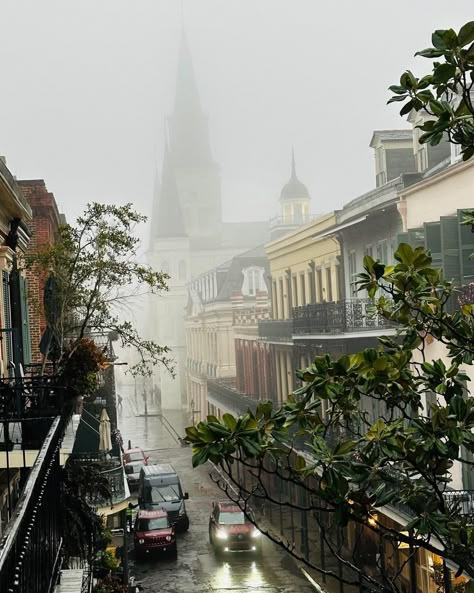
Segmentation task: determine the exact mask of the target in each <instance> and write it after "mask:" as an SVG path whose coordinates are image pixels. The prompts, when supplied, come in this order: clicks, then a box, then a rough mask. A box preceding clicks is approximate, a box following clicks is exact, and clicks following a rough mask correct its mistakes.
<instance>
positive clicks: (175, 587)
mask: <svg viewBox="0 0 474 593" xmlns="http://www.w3.org/2000/svg"><path fill="white" fill-rule="evenodd" d="M123 391H125V390H123ZM123 395H124V396H125V394H123ZM138 404H139V406H140V402H138ZM140 411H141V410H139V409H138V410H137V406H136V404H135V402H134V400H133V398H131V399H130V400H127V399H126V397H124V404H123V410H122V411H119V426H120V430H121V432H122V436H123V439H124V443H125V445H126V444H127V443H128V440H129V439H130V440H131V444H132V446H139V447H142V449H144V450H146V451H147V454H148V455H150V462H151V463H156V462H171V463H172V464H173V465H174V467H175V468H176V470H177V472H178V473H179V476H180V479H181V483H182V486H183V489H184V490H185V491H187V492H189V501H187V503H186V508H187V511H188V514H189V518H190V528H189V531H188V532H186V533H184V534H178V555H177V558H176V559H172V558H166V557H150V558H147V559H146V560H145V561H142V562H136V561H135V558H134V554H133V552H132V553H131V555H130V569H131V574H134V575H135V577H136V579H137V581H138V582H140V583H141V584H142V586H143V588H144V591H146V592H156V593H204V592H206V593H296V592H298V593H309V592H310V591H314V589H313V588H312V587H311V586H310V584H309V583H308V581H306V580H305V579H304V578H303V577H302V576H301V573H300V572H299V571H298V569H297V568H296V566H295V564H294V562H293V560H292V559H291V558H290V557H289V556H288V555H287V554H286V553H285V552H284V551H283V550H281V549H280V548H278V547H277V546H275V545H274V544H272V543H271V542H270V541H268V540H266V541H264V546H263V554H262V557H261V558H259V559H255V558H253V557H252V556H248V555H242V554H237V555H233V556H232V557H230V558H229V559H228V560H227V558H226V559H222V560H221V559H217V558H216V556H215V554H214V552H213V550H212V548H211V546H210V545H209V536H208V525H209V523H208V522H209V514H210V510H211V502H212V500H213V499H216V498H222V493H220V491H219V489H218V488H217V486H216V485H215V484H214V483H213V482H212V480H211V479H210V478H209V472H210V467H201V468H198V469H193V468H192V466H191V450H190V449H189V448H183V447H181V446H180V445H179V443H178V441H177V439H176V436H175V435H174V434H173V433H172V431H169V430H168V429H167V427H166V423H164V422H162V421H161V420H160V418H159V416H149V417H148V418H145V417H143V416H137V415H136V414H137V412H140ZM149 411H151V412H153V408H152V407H150V406H149ZM165 417H166V418H167V419H168V420H169V422H170V423H171V424H172V425H173V426H174V428H175V429H176V431H177V432H178V433H179V434H180V435H182V434H184V427H185V426H186V425H187V424H188V423H187V422H186V420H185V418H184V417H183V415H182V414H181V413H180V412H165Z"/></svg>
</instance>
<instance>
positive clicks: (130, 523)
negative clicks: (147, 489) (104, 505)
mask: <svg viewBox="0 0 474 593" xmlns="http://www.w3.org/2000/svg"><path fill="white" fill-rule="evenodd" d="M137 506H138V503H137V504H133V503H131V502H129V503H128V507H127V508H126V510H125V514H126V515H127V525H128V530H129V531H130V533H131V531H132V528H133V509H136V508H137Z"/></svg>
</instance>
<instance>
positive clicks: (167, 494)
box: [151, 484, 181, 503]
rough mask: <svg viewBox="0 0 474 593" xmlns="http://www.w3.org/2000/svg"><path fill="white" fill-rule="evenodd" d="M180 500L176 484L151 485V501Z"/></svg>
mask: <svg viewBox="0 0 474 593" xmlns="http://www.w3.org/2000/svg"><path fill="white" fill-rule="evenodd" d="M179 500H181V496H180V494H179V487H178V485H177V484H169V485H168V486H153V487H152V489H151V502H153V503H156V502H158V503H159V502H178V501H179Z"/></svg>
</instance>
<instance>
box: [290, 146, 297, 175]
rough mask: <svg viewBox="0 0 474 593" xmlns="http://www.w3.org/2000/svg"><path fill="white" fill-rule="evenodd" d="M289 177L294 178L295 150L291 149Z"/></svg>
mask: <svg viewBox="0 0 474 593" xmlns="http://www.w3.org/2000/svg"><path fill="white" fill-rule="evenodd" d="M291 176H292V177H296V165H295V149H294V147H293V146H292V147H291Z"/></svg>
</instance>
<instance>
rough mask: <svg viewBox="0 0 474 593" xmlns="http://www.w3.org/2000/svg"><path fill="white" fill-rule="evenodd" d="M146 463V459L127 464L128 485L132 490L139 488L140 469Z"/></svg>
mask: <svg viewBox="0 0 474 593" xmlns="http://www.w3.org/2000/svg"><path fill="white" fill-rule="evenodd" d="M144 465H145V461H144V460H143V459H142V460H140V461H130V463H126V464H125V475H126V476H127V482H128V487H129V488H130V490H137V489H138V484H139V482H140V471H141V469H142V467H143V466H144Z"/></svg>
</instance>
